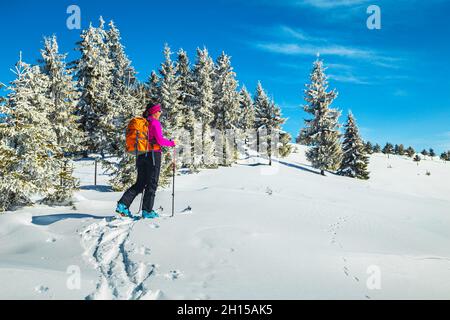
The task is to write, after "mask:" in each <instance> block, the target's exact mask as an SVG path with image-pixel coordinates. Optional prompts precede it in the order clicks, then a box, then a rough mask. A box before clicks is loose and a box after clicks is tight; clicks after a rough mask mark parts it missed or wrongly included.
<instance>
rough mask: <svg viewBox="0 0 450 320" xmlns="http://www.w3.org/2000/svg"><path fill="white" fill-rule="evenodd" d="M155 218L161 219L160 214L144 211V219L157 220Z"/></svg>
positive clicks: (153, 211)
mask: <svg viewBox="0 0 450 320" xmlns="http://www.w3.org/2000/svg"><path fill="white" fill-rule="evenodd" d="M155 218H159V214H158V213H156V211H155V210H152V212H148V211H145V210H142V219H155Z"/></svg>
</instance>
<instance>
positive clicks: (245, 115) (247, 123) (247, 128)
mask: <svg viewBox="0 0 450 320" xmlns="http://www.w3.org/2000/svg"><path fill="white" fill-rule="evenodd" d="M239 95H240V111H239V114H240V116H239V122H238V126H239V129H240V130H241V131H242V133H243V138H244V143H245V145H247V146H248V145H249V144H250V143H251V141H250V137H251V136H252V134H253V131H254V128H255V108H254V105H253V99H252V97H251V96H250V93H249V92H248V90H247V88H246V87H245V86H242V89H241V91H240V93H239Z"/></svg>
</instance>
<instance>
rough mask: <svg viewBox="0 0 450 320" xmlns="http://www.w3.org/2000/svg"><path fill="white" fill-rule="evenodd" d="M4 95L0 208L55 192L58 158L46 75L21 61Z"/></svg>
mask: <svg viewBox="0 0 450 320" xmlns="http://www.w3.org/2000/svg"><path fill="white" fill-rule="evenodd" d="M15 75H16V79H15V80H14V81H12V82H11V85H10V87H9V91H10V93H9V94H8V107H9V114H8V120H7V121H6V122H5V123H2V124H0V169H1V170H0V194H1V195H2V196H1V197H0V211H5V210H11V209H13V208H14V207H16V206H21V205H28V204H31V203H32V201H31V199H30V196H31V195H33V194H41V195H43V196H49V195H51V194H52V193H53V192H54V191H55V186H56V183H59V181H57V176H58V173H59V172H60V169H61V165H62V164H61V161H60V160H59V159H58V158H57V157H56V155H58V154H60V153H61V149H60V147H59V146H58V145H57V143H56V139H57V137H56V133H55V130H52V127H53V124H52V123H51V122H50V120H49V115H48V111H49V110H51V108H52V104H53V101H51V100H50V99H49V98H48V97H47V93H48V90H49V88H50V80H49V78H48V77H47V76H46V75H45V74H43V73H42V72H41V70H40V68H39V67H38V66H30V65H28V64H26V63H24V62H23V61H22V57H20V60H19V61H18V63H17V64H16V67H15Z"/></svg>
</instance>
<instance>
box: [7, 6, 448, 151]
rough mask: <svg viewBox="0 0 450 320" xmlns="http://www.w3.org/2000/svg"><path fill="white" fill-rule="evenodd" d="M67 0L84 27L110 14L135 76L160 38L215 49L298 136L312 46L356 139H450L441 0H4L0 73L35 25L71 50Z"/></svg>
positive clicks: (156, 54) (32, 40)
mask: <svg viewBox="0 0 450 320" xmlns="http://www.w3.org/2000/svg"><path fill="white" fill-rule="evenodd" d="M71 4H76V5H78V6H79V7H80V9H81V19H82V28H86V27H87V26H88V25H89V22H90V21H92V22H93V23H94V24H97V21H98V17H99V16H100V15H102V16H103V17H104V19H105V20H111V19H112V20H114V21H115V23H116V25H117V26H118V27H119V29H120V31H121V32H122V37H123V42H124V44H125V46H126V51H127V54H128V55H129V56H130V58H131V59H132V61H133V65H134V67H135V68H136V69H137V71H138V72H139V77H140V78H141V79H142V80H145V79H146V78H147V77H148V75H149V74H150V72H151V71H152V70H153V69H157V68H158V66H159V63H160V62H161V61H162V49H163V45H164V43H165V42H167V43H169V45H170V46H171V47H172V50H173V51H177V50H178V49H179V48H183V49H185V50H187V51H188V53H189V54H190V58H191V60H192V61H193V60H194V59H195V49H196V48H197V47H203V46H206V47H207V48H208V49H209V51H210V53H211V55H212V56H213V57H217V56H218V54H220V52H221V51H222V50H223V51H225V52H226V53H228V54H229V55H231V56H232V63H233V66H234V68H235V71H236V72H237V74H238V80H239V82H240V84H241V85H242V84H245V85H246V86H247V88H249V89H250V90H251V91H252V92H253V91H254V89H255V87H256V83H257V81H258V80H261V82H262V83H263V86H264V87H265V88H266V90H267V91H268V93H269V94H270V95H271V96H273V97H274V99H275V101H276V102H277V103H278V104H279V105H280V106H281V108H282V112H283V115H284V116H285V117H287V118H289V120H288V121H287V123H286V125H285V126H284V128H285V130H287V131H289V132H290V133H292V134H293V135H294V136H296V135H297V133H298V131H299V129H300V128H301V127H302V126H303V119H304V117H305V116H306V115H305V114H304V113H303V111H302V109H301V108H300V106H301V105H302V104H303V103H304V101H303V89H304V84H305V83H307V81H308V77H309V73H310V70H311V66H312V62H313V61H314V60H315V58H316V53H317V52H320V53H321V57H322V58H323V59H324V61H325V65H326V66H328V70H327V73H328V74H329V76H330V87H331V88H336V89H337V90H338V92H339V97H338V99H336V101H335V103H334V106H335V107H337V108H339V109H340V110H342V112H343V114H342V117H341V122H342V123H343V122H344V121H345V118H346V115H347V112H348V110H352V112H353V114H354V115H355V117H356V118H357V121H358V124H359V126H360V129H361V133H362V135H363V138H364V139H367V140H370V141H373V142H378V143H380V144H384V143H385V142H387V141H389V142H391V143H403V144H405V145H412V146H413V147H414V148H416V149H420V150H421V149H423V148H429V147H433V148H434V149H435V150H436V151H438V152H441V151H444V150H450V77H449V74H450V61H449V58H450V41H449V36H450V25H449V23H448V17H449V15H450V1H445V0H428V1H419V0H409V1H406V0H396V1H394V0H392V1H387V0H380V1H366V0H334V1H331V0H316V1H313V0H277V1H269V0H247V1H238V0H229V1H225V0H209V1H207V0H202V1H195V0H191V1H141V0H128V1H103V0H102V1H94V0H90V1H85V0H82V1H77V0H71V1H66V0H53V1H52V0H48V1H28V0H22V1H20V2H15V1H14V2H3V1H2V2H1V3H0V25H1V27H2V28H1V30H2V31H1V35H0V39H1V50H0V81H1V82H3V83H8V82H9V81H11V80H12V78H13V74H12V72H11V71H10V68H11V67H12V66H13V65H14V63H15V62H16V60H17V57H18V53H19V51H23V56H24V60H25V61H27V62H30V63H35V62H36V60H37V59H38V58H39V49H40V48H41V47H42V42H43V41H42V38H43V36H45V35H52V34H56V35H57V37H58V40H59V43H60V48H61V51H63V52H68V53H69V59H68V60H72V59H74V58H76V57H77V54H76V52H74V51H73V48H74V47H75V42H76V41H78V39H79V30H68V29H67V27H66V19H67V17H68V14H67V13H66V9H67V7H68V6H69V5H71ZM371 4H376V5H378V6H379V7H380V8H381V14H382V16H381V18H382V28H381V30H369V29H368V28H367V26H366V20H367V18H368V16H369V15H368V14H367V13H366V10H367V7H368V6H369V5H371Z"/></svg>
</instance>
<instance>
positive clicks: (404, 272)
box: [0, 146, 450, 299]
mask: <svg viewBox="0 0 450 320" xmlns="http://www.w3.org/2000/svg"><path fill="white" fill-rule="evenodd" d="M304 150H305V148H304V147H302V146H300V147H299V152H298V153H295V154H292V155H291V156H290V157H289V158H288V159H284V160H280V161H276V162H275V165H274V168H268V167H267V166H264V165H258V159H257V158H253V157H251V158H249V159H242V160H240V161H239V164H237V165H234V166H233V167H231V168H220V169H218V170H204V171H202V172H200V173H199V174H195V175H180V176H178V177H177V184H176V185H177V188H176V189H177V201H176V211H177V214H176V215H175V217H174V218H173V219H172V218H168V217H162V218H160V219H158V220H155V221H149V220H141V221H137V222H134V221H122V220H112V219H111V217H112V216H113V210H114V208H115V204H116V201H117V200H118V199H119V198H120V195H121V194H120V193H114V192H110V190H109V188H108V187H107V186H106V185H107V177H106V176H105V175H100V176H99V179H98V180H99V182H100V184H101V186H97V187H94V186H92V184H93V172H94V170H93V163H92V161H80V162H77V164H76V175H77V177H79V178H80V179H81V185H82V189H81V190H80V191H79V192H77V194H76V203H75V206H76V209H73V208H68V207H67V208H58V207H54V208H50V207H47V206H40V205H37V206H34V207H31V208H23V209H20V210H18V211H16V212H8V213H6V214H3V215H0V239H1V240H0V283H1V287H0V288H1V289H0V298H1V299H15V298H18V299H394V298H404V299H413V298H425V299H429V298H438V299H449V298H450V252H449V248H450V183H449V181H450V163H443V162H442V161H440V160H437V159H434V160H430V159H428V160H423V161H422V162H420V164H419V165H418V166H417V164H416V163H414V162H413V161H412V160H410V159H408V158H405V157H398V156H391V159H388V158H387V157H386V156H385V155H382V154H375V155H372V157H371V163H370V166H369V169H370V171H371V180H369V181H359V180H354V179H350V178H346V177H339V176H335V175H331V174H328V176H327V177H322V176H320V175H319V174H317V173H316V171H315V170H314V169H312V168H311V167H310V166H309V165H308V162H307V161H306V159H305V156H304ZM426 171H429V172H430V173H431V175H429V176H428V175H426ZM169 189H170V188H169ZM169 189H167V190H161V191H159V192H158V198H157V207H159V206H162V207H164V211H163V214H170V208H171V190H169ZM139 200H140V198H138V200H136V201H135V203H134V205H133V207H132V211H133V212H136V210H137V209H138V206H139V203H138V202H139ZM187 206H191V207H192V208H193V211H192V212H188V213H180V212H181V211H182V210H183V209H184V208H186V207H187ZM374 268H375V269H374ZM73 270H75V274H72V273H71V272H72V271H73ZM78 270H79V271H80V280H81V286H80V288H76V286H75V288H74V286H73V282H72V281H73V279H78V278H77V275H78V273H77V271H78ZM373 270H379V271H380V278H379V280H380V282H379V283H380V285H381V288H380V289H373V290H371V289H370V288H369V287H368V286H367V281H368V280H369V282H370V281H371V280H373V274H372V273H371V272H373ZM368 272H369V273H368ZM371 283H372V282H371Z"/></svg>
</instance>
